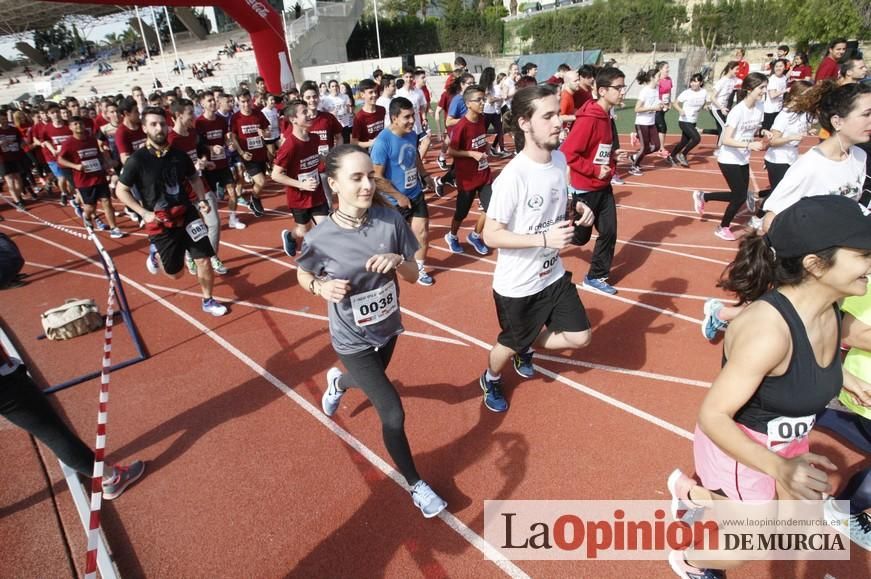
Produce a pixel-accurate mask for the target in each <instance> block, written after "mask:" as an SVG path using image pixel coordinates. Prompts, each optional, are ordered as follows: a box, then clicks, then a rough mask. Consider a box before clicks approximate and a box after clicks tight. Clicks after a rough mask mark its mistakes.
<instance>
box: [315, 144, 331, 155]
mask: <svg viewBox="0 0 871 579" xmlns="http://www.w3.org/2000/svg"><path fill="white" fill-rule="evenodd" d="M329 152H330V147H329V146H327V145H318V155H320V156H321V157H326V156H327V153H329Z"/></svg>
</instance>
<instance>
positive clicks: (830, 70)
mask: <svg viewBox="0 0 871 579" xmlns="http://www.w3.org/2000/svg"><path fill="white" fill-rule="evenodd" d="M839 68H840V67H839V65H838V63H837V61H836V60H835V59H834V58H832V57H831V56H828V55H826V57H825V58H824V59H823V60H822V61H821V62H820V67H819V68H818V69H817V76H816V78H815V80H816V81H817V82H820V81H821V80H828V79H832V80H837V78H838V73H839V72H840V70H839Z"/></svg>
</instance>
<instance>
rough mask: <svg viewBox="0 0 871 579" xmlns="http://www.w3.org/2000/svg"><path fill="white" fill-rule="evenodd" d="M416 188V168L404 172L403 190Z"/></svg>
mask: <svg viewBox="0 0 871 579" xmlns="http://www.w3.org/2000/svg"><path fill="white" fill-rule="evenodd" d="M415 187H417V167H414V168H413V169H406V170H405V190H406V191H408V190H410V189H414V188H415Z"/></svg>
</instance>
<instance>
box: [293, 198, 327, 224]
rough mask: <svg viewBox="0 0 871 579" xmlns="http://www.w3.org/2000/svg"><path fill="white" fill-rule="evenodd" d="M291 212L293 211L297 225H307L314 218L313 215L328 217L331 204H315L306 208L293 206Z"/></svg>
mask: <svg viewBox="0 0 871 579" xmlns="http://www.w3.org/2000/svg"><path fill="white" fill-rule="evenodd" d="M290 212H291V213H293V219H294V221H296V223H297V225H305V224H306V223H308V222H309V221H311V220H312V217H314V216H318V217H326V216H327V215H329V214H330V206H329V205H327V204H326V203H322V204H321V205H315V206H314V207H306V208H305V209H294V208H292V207H291V209H290Z"/></svg>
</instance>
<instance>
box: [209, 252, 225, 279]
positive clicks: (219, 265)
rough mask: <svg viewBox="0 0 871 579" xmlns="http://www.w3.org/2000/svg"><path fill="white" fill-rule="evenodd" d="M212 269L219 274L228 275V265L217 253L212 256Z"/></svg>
mask: <svg viewBox="0 0 871 579" xmlns="http://www.w3.org/2000/svg"><path fill="white" fill-rule="evenodd" d="M212 270H213V271H214V272H215V273H216V274H218V275H227V266H225V265H224V262H223V261H221V260H220V259H218V256H217V255H213V256H212Z"/></svg>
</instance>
